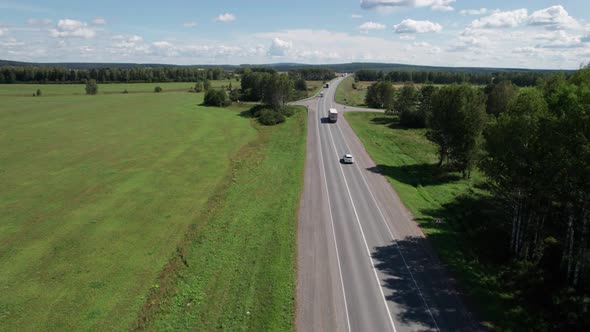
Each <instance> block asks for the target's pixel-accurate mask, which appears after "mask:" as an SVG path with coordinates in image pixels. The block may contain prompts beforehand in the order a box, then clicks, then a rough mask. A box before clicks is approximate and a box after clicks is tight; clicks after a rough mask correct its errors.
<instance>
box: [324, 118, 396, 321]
mask: <svg viewBox="0 0 590 332" xmlns="http://www.w3.org/2000/svg"><path fill="white" fill-rule="evenodd" d="M328 132H329V133H330V139H331V142H332V146H333V147H334V152H335V153H336V156H337V157H338V158H339V155H338V150H337V149H336V144H335V143H334V137H333V136H332V131H331V130H330V126H328ZM339 166H340V171H341V172H342V178H343V179H344V184H345V185H346V190H347V192H348V198H349V199H350V203H351V204H352V209H353V211H354V216H355V217H356V222H357V224H358V226H359V229H360V231H361V236H362V237H363V242H364V243H365V249H366V250H367V256H368V257H369V261H370V262H371V268H372V269H373V274H374V275H375V281H377V287H378V288H379V292H381V296H382V299H383V305H385V311H387V316H388V317H389V322H390V323H391V327H392V328H393V331H394V332H397V330H396V328H395V324H394V323H393V318H392V317H391V312H390V311H389V306H388V305H387V300H386V299H385V294H384V293H383V287H382V286H381V282H380V281H379V276H378V275H377V269H376V268H375V264H374V262H373V258H372V257H371V250H370V249H369V245H368V244H367V238H366V237H365V232H364V231H363V226H362V225H361V221H360V219H359V216H358V213H357V211H356V206H355V205H354V200H353V199H352V194H351V193H350V188H349V187H348V181H346V176H345V175H344V169H343V168H342V165H339Z"/></svg>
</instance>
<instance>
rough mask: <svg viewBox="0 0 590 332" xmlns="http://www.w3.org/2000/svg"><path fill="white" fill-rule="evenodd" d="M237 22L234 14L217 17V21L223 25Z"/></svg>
mask: <svg viewBox="0 0 590 332" xmlns="http://www.w3.org/2000/svg"><path fill="white" fill-rule="evenodd" d="M235 20H236V16H235V15H234V14H230V13H225V14H220V15H219V16H217V17H216V18H215V21H217V22H223V23H228V22H233V21H235Z"/></svg>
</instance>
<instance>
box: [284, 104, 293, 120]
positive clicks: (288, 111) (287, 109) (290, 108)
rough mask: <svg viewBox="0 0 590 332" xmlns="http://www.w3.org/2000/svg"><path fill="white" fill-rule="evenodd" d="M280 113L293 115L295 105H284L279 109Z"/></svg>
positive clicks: (288, 115)
mask: <svg viewBox="0 0 590 332" xmlns="http://www.w3.org/2000/svg"><path fill="white" fill-rule="evenodd" d="M281 114H283V115H284V116H286V117H288V118H290V117H292V116H293V114H295V107H294V106H288V105H287V106H285V107H283V108H282V109H281Z"/></svg>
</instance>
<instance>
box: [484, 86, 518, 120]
mask: <svg viewBox="0 0 590 332" xmlns="http://www.w3.org/2000/svg"><path fill="white" fill-rule="evenodd" d="M516 95H517V90H516V86H514V84H512V82H510V81H502V82H500V83H498V84H496V85H493V86H492V89H491V91H490V93H489V94H488V100H487V103H486V111H487V112H488V114H490V115H494V116H498V115H500V114H501V113H504V112H506V111H508V107H509V105H510V103H511V102H512V101H513V100H514V98H515V97H516Z"/></svg>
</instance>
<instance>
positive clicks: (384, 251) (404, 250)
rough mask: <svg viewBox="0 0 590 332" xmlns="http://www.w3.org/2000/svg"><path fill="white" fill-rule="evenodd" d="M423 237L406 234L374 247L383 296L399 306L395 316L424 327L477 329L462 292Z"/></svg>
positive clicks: (374, 257)
mask: <svg viewBox="0 0 590 332" xmlns="http://www.w3.org/2000/svg"><path fill="white" fill-rule="evenodd" d="M431 252H432V251H431V249H430V246H429V243H428V242H427V240H426V239H425V238H422V237H406V238H404V239H401V240H398V241H396V242H392V243H391V244H389V245H386V246H382V247H377V248H375V250H374V252H373V254H372V257H373V259H374V260H375V262H376V268H377V269H379V271H380V272H381V273H382V274H384V275H385V276H386V279H385V282H384V287H385V288H387V289H388V290H389V291H388V292H387V295H386V300H387V301H390V302H394V303H396V304H397V307H398V308H400V312H398V313H397V314H396V316H397V317H396V320H398V321H400V322H402V323H404V324H406V325H409V326H412V327H413V328H415V325H419V326H421V329H424V330H436V329H441V330H446V331H474V330H480V328H478V327H477V325H478V324H477V323H476V320H475V319H474V316H473V315H472V313H471V312H469V311H467V310H466V308H465V307H464V305H463V303H464V301H463V294H462V293H461V292H459V291H458V287H457V285H456V284H455V282H454V281H453V279H451V278H450V277H449V275H448V273H447V271H446V269H445V267H444V266H443V265H442V264H440V262H439V261H438V259H437V258H435V257H434V256H432V254H431Z"/></svg>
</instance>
